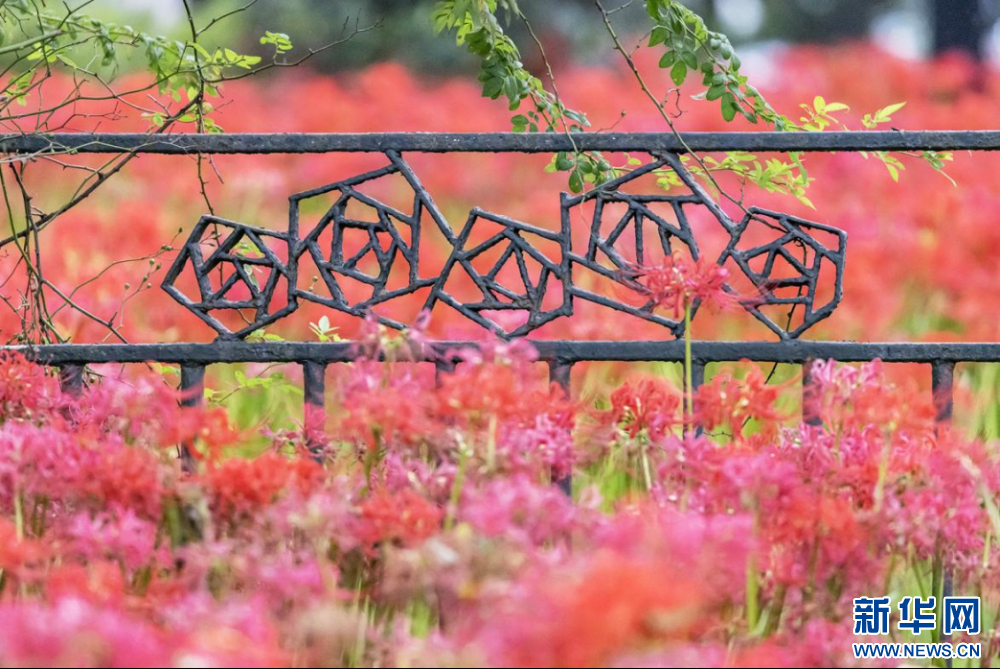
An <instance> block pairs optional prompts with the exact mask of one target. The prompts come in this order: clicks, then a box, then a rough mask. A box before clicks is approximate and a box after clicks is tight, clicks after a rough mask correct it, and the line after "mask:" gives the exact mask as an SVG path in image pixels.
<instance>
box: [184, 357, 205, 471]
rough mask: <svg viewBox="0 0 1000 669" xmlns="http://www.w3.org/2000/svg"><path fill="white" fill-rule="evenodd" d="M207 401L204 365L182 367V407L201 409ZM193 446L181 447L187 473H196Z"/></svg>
mask: <svg viewBox="0 0 1000 669" xmlns="http://www.w3.org/2000/svg"><path fill="white" fill-rule="evenodd" d="M204 401H205V367H204V365H181V406H182V407H200V406H201V405H202V404H203V403H204ZM192 447H193V444H189V443H185V444H181V445H180V447H179V449H178V450H179V455H180V458H181V466H182V468H183V469H184V471H185V472H189V473H190V472H193V471H194V458H193V457H192V455H191V448H192Z"/></svg>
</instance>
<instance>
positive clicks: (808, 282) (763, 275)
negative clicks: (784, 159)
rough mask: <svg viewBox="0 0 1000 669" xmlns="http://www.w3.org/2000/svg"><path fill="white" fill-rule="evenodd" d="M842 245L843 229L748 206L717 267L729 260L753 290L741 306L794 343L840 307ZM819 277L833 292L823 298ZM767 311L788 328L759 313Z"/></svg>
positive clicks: (842, 261)
mask: <svg viewBox="0 0 1000 669" xmlns="http://www.w3.org/2000/svg"><path fill="white" fill-rule="evenodd" d="M846 247H847V233H846V232H844V231H843V230H840V229H838V228H834V227H832V226H829V225H823V224H821V223H813V222H811V221H806V220H803V219H800V218H796V217H794V216H789V215H788V214H782V213H778V212H773V211H767V210H765V209H759V208H757V207H752V208H750V209H749V213H748V214H747V215H746V216H745V217H744V218H743V220H742V221H741V222H740V223H739V225H737V226H736V228H735V229H734V230H733V231H732V237H731V240H730V242H729V245H728V246H727V247H726V250H725V251H724V252H723V253H722V256H721V257H720V258H719V263H718V264H719V265H722V264H724V263H726V262H727V261H729V260H732V261H734V262H735V264H736V265H737V266H738V267H739V268H740V270H742V272H743V274H744V275H745V276H746V277H747V278H748V279H749V280H750V282H751V283H752V284H753V286H754V287H755V288H756V292H757V294H756V295H754V296H753V297H750V298H747V299H744V300H742V301H741V302H742V304H743V306H744V308H746V310H747V311H749V312H750V313H751V314H753V315H754V316H755V317H756V318H757V319H758V320H759V321H761V322H762V323H764V324H765V325H766V326H767V327H769V328H770V329H771V330H772V331H773V332H775V333H776V334H777V335H778V336H779V337H781V338H782V339H794V338H796V337H798V336H799V335H801V334H802V333H803V332H805V331H806V329H808V328H809V327H811V326H813V325H815V324H816V323H818V322H819V321H821V320H823V319H824V318H826V317H827V316H829V315H830V314H831V313H833V310H834V309H835V308H836V307H837V305H838V304H839V303H840V300H841V297H842V296H843V276H844V256H845V251H846ZM821 277H827V278H829V279H830V281H829V282H826V283H829V284H830V285H831V286H832V294H829V295H827V296H825V297H822V298H821V297H820V296H819V291H820V290H821V289H823V288H824V287H825V286H824V285H822V284H821V282H820V279H821ZM768 307H772V309H770V311H771V312H772V313H774V312H781V313H782V315H785V316H787V318H786V319H785V320H786V321H787V322H788V323H789V326H788V328H787V329H786V328H785V327H782V326H781V325H779V324H778V323H777V322H775V320H774V318H771V317H769V316H768V315H767V314H766V313H765V312H764V309H766V308H768ZM786 311H787V314H785V313H784V312H786ZM796 316H798V320H797V321H795V320H793V319H794V318H795V317H796Z"/></svg>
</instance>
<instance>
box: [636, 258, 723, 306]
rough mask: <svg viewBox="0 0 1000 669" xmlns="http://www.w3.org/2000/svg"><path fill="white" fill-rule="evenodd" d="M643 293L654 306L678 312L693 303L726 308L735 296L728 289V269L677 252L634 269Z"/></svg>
mask: <svg viewBox="0 0 1000 669" xmlns="http://www.w3.org/2000/svg"><path fill="white" fill-rule="evenodd" d="M635 271H636V273H637V274H638V275H639V278H638V279H637V281H638V283H639V285H640V286H641V288H642V292H644V293H646V294H648V295H649V299H650V300H652V301H653V302H654V303H655V304H656V306H658V307H660V308H662V309H666V310H667V311H668V312H670V313H672V314H675V315H679V314H683V313H684V311H685V309H686V308H687V307H689V306H691V305H693V304H694V303H695V302H699V303H702V304H704V305H710V306H717V307H726V306H730V305H732V304H735V302H736V298H735V297H734V296H733V294H732V293H730V292H729V290H727V286H726V280H727V279H728V278H729V271H728V270H727V269H726V268H725V267H720V266H719V265H717V264H715V263H711V262H707V261H705V260H704V259H702V258H699V259H697V260H694V259H691V258H687V257H685V256H683V255H681V254H680V253H677V252H674V253H673V255H670V256H667V257H666V258H664V260H663V263H662V264H661V265H657V266H654V267H641V268H637V269H636V270H635Z"/></svg>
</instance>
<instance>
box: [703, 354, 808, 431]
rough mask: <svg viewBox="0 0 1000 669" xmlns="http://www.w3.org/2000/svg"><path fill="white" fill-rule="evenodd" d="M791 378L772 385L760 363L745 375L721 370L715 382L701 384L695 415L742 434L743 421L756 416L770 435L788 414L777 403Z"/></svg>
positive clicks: (710, 426) (711, 425)
mask: <svg viewBox="0 0 1000 669" xmlns="http://www.w3.org/2000/svg"><path fill="white" fill-rule="evenodd" d="M789 385H790V382H788V383H783V384H776V385H771V384H768V383H767V379H766V378H765V376H764V373H763V372H761V371H760V369H759V368H758V367H756V366H753V367H751V368H750V371H749V372H748V373H747V376H746V378H745V379H736V378H734V377H733V376H731V375H730V374H718V375H716V376H714V377H712V380H711V382H709V383H707V384H705V385H702V386H701V387H699V388H698V391H697V396H696V398H695V414H696V416H695V418H696V420H697V422H699V423H700V424H701V425H702V426H703V427H705V428H706V429H708V430H715V429H716V428H718V427H720V426H723V425H729V426H730V427H731V428H732V430H733V434H734V436H740V435H741V434H742V431H743V425H744V423H745V422H746V421H748V420H755V421H757V423H758V425H759V429H760V431H761V433H763V435H764V438H765V439H766V438H767V437H769V436H773V435H774V433H775V432H776V431H777V429H778V426H779V424H780V423H781V421H783V420H785V419H787V418H788V416H785V415H783V414H782V413H781V412H779V411H778V410H777V409H776V408H775V406H774V404H775V401H776V400H777V399H778V396H779V395H780V394H781V392H782V391H783V390H785V389H786V388H787V387H788V386H789Z"/></svg>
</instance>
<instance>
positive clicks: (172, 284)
mask: <svg viewBox="0 0 1000 669" xmlns="http://www.w3.org/2000/svg"><path fill="white" fill-rule="evenodd" d="M385 155H386V156H387V158H388V160H389V162H388V164H387V165H385V166H383V167H381V168H379V169H376V170H372V171H370V172H366V173H364V174H360V175H357V176H354V177H350V178H348V179H344V180H342V181H337V182H334V183H331V184H327V185H325V186H321V187H319V188H315V189H313V190H309V191H304V192H302V193H297V194H295V195H292V196H291V198H290V206H289V221H288V229H287V231H286V232H284V233H279V232H272V231H268V230H263V229H261V228H255V227H252V226H248V225H244V224H242V223H235V222H233V221H227V220H224V219H220V218H216V217H212V216H206V217H203V218H202V219H201V220H200V221H199V222H198V224H197V225H196V226H195V229H194V230H193V231H192V233H191V236H190V238H189V239H188V241H187V242H186V244H185V245H184V247H183V249H182V251H181V254H180V255H179V256H178V258H177V261H176V262H175V263H174V265H173V267H171V269H170V271H169V272H168V274H167V277H166V280H165V281H164V284H163V285H164V288H165V289H166V290H167V291H168V292H169V293H170V294H171V295H173V296H174V297H175V298H176V299H177V300H178V301H179V302H180V303H181V304H183V305H184V306H185V307H187V308H188V309H189V310H191V311H192V312H194V313H195V314H196V315H197V316H198V317H199V318H201V319H202V320H203V321H205V322H206V323H207V324H208V325H209V326H211V327H212V328H213V329H215V330H216V331H217V332H218V333H219V336H220V338H222V339H241V338H244V337H246V336H247V335H249V334H250V333H251V332H253V331H254V330H257V329H260V328H262V327H264V326H266V325H268V324H270V323H273V322H274V321H276V320H278V319H279V318H282V317H284V316H286V315H288V314H290V313H291V312H293V311H294V310H295V309H296V308H297V306H298V303H299V300H300V299H304V300H308V301H312V302H316V303H319V304H322V305H325V306H327V307H330V308H331V309H335V310H337V311H341V312H343V313H347V314H350V315H353V316H359V317H364V316H368V315H369V314H372V313H373V309H374V307H376V306H378V305H382V304H385V303H387V302H389V301H391V300H393V299H395V298H398V297H403V296H406V295H411V294H413V293H416V292H417V291H420V290H423V289H429V295H428V297H427V298H426V301H425V304H424V306H425V308H426V309H433V308H434V307H435V306H436V305H437V303H438V302H442V303H444V304H445V305H447V306H449V307H451V308H453V309H455V310H456V311H458V312H459V313H461V314H462V315H464V316H466V317H467V318H469V319H470V320H472V321H473V322H475V323H477V324H479V325H481V326H482V327H484V328H486V329H488V330H491V331H493V332H495V333H496V334H498V335H500V336H503V337H521V336H524V335H526V334H528V333H529V332H531V331H533V330H535V329H537V328H539V327H541V326H542V325H545V324H546V323H549V322H551V321H553V320H555V319H557V318H560V317H564V316H571V315H572V314H573V302H574V300H575V299H580V300H585V301H589V302H593V303H596V304H599V305H602V306H605V307H608V308H611V309H614V310H617V311H621V312H624V313H627V314H630V315H632V316H636V317H638V318H642V319H645V320H648V321H651V322H653V323H657V324H659V325H662V326H664V327H665V328H667V329H669V330H670V331H671V332H672V333H673V334H674V335H675V336H677V337H680V336H682V335H683V324H682V323H681V322H680V320H679V318H678V317H673V318H671V317H670V316H668V315H665V314H663V313H660V312H659V311H658V310H657V305H656V304H655V303H654V302H653V301H652V300H646V301H645V303H643V304H639V305H638V306H637V305H635V304H628V303H626V302H625V301H623V300H622V299H618V298H617V297H616V296H614V295H602V294H599V293H598V292H595V291H593V290H590V289H588V288H585V287H583V286H581V285H579V283H578V282H574V277H573V273H574V268H577V269H579V270H587V271H589V272H593V273H595V274H596V275H597V276H599V277H602V278H603V279H605V280H609V281H610V282H611V283H612V284H614V285H617V286H620V287H622V288H624V289H626V290H631V291H633V292H634V294H635V295H636V296H641V295H643V287H642V286H641V284H640V283H639V278H640V277H641V276H642V274H643V272H644V271H645V270H647V269H648V267H647V260H648V258H649V257H651V251H655V252H656V253H655V255H658V256H660V257H667V256H671V255H672V254H674V253H676V252H678V251H680V250H683V251H684V252H685V253H686V254H687V255H689V256H690V257H691V258H692V259H695V260H697V259H699V257H700V250H699V245H698V241H697V239H696V235H695V232H694V230H693V229H692V226H691V223H690V218H689V212H690V211H691V210H692V209H694V208H700V209H702V210H705V211H707V212H709V214H710V215H711V217H712V219H714V220H715V221H716V222H717V223H718V224H719V225H720V226H722V228H723V229H724V230H725V232H726V233H727V234H728V235H729V237H730V242H729V244H728V246H727V247H726V249H725V251H724V252H723V253H722V255H721V256H720V257H719V259H718V260H717V262H718V264H719V265H724V264H726V263H729V262H730V261H731V262H732V263H733V264H735V266H736V268H737V269H738V270H739V271H740V272H741V273H742V274H743V275H744V277H745V278H746V279H747V280H748V281H749V283H750V285H752V287H753V290H752V291H751V292H752V294H750V295H745V294H744V295H741V297H740V303H741V304H743V306H744V307H745V308H746V309H747V310H748V311H749V312H750V313H751V314H752V315H753V316H754V317H756V318H757V319H758V320H760V321H761V322H762V323H764V324H765V325H766V326H767V327H768V328H770V329H771V330H772V331H773V332H775V333H776V334H777V335H778V336H779V337H780V338H782V339H788V338H796V337H798V336H799V335H801V334H802V333H803V332H805V330H807V329H808V328H809V327H811V326H812V325H814V324H816V323H817V322H819V321H820V320H822V319H824V318H826V317H828V316H829V315H830V314H831V313H832V312H833V310H834V309H835V308H836V306H837V304H838V303H839V302H840V299H841V296H842V279H843V267H844V255H845V250H846V242H847V236H846V233H844V232H843V231H842V230H839V229H837V228H834V227H831V226H828V225H823V224H820V223H813V222H810V221H805V220H802V219H799V218H796V217H794V216H790V215H788V214H783V213H778V212H771V211H766V210H763V209H756V208H751V209H748V210H746V211H747V213H746V215H745V216H744V218H743V219H742V221H741V222H740V223H738V224H737V223H735V222H734V221H733V219H732V218H730V217H729V216H728V215H727V214H726V212H725V211H724V210H723V209H722V207H720V206H719V204H718V203H716V202H715V201H714V200H713V199H712V198H711V197H710V196H709V195H708V193H707V192H706V191H705V189H704V188H702V187H701V185H700V184H699V183H698V181H697V179H695V178H694V176H692V174H691V173H690V172H689V171H688V170H687V169H686V168H685V167H684V165H683V163H682V161H681V158H680V157H679V156H678V155H677V154H675V153H665V154H654V155H653V160H652V161H651V162H649V163H648V164H646V165H643V166H641V167H639V168H637V169H635V170H633V171H631V172H629V173H627V174H625V175H622V176H621V177H618V178H617V179H614V180H612V181H609V182H607V183H605V184H602V185H601V186H599V187H597V188H595V189H594V190H592V191H590V192H588V193H585V194H582V195H578V196H570V195H568V194H566V193H563V194H561V196H560V197H561V201H560V204H561V212H562V214H561V222H560V229H559V231H552V230H547V229H544V228H541V227H538V226H534V225H531V224H529V223H523V222H521V221H517V220H515V219H512V218H509V217H507V216H504V215H502V214H497V213H491V212H487V211H484V210H481V209H479V208H475V209H473V210H472V211H471V212H470V213H469V216H468V219H467V220H466V223H465V226H464V227H463V228H462V231H461V232H460V233H459V234H458V235H456V234H455V233H454V231H453V229H452V228H451V226H450V225H449V224H448V222H447V221H446V220H445V218H444V216H443V215H442V214H441V212H440V211H439V210H438V209H437V207H436V206H435V204H434V200H433V199H432V197H431V195H430V193H429V192H428V191H427V189H426V188H425V187H424V186H423V184H421V182H420V180H419V178H418V177H417V175H416V174H415V173H414V171H413V169H412V168H411V167H410V166H409V165H408V164H407V163H406V161H405V160H403V158H402V156H401V155H400V154H399V153H398V152H396V151H387V152H385ZM665 171H672V172H673V173H674V174H675V175H676V176H677V179H678V180H679V182H680V184H682V186H683V190H684V192H681V193H655V194H645V193H631V192H627V191H626V190H624V188H625V187H626V186H628V185H630V184H632V185H634V184H635V183H638V180H639V179H641V178H642V177H644V176H647V175H650V174H653V173H657V174H661V175H662V173H663V172H665ZM389 176H398V177H401V178H402V179H403V180H404V182H405V183H406V184H407V186H408V188H409V189H410V190H411V191H412V204H410V205H408V206H407V207H405V211H404V210H402V209H400V208H397V207H394V206H392V205H390V204H387V203H386V202H384V201H382V200H380V199H378V198H377V197H375V196H373V195H372V194H370V193H368V192H365V190H366V187H367V186H368V185H369V184H371V183H373V182H377V181H378V180H379V179H383V178H385V177H389ZM315 201H319V202H320V203H322V205H323V206H322V207H321V209H322V211H323V213H322V214H321V215H320V217H319V219H318V221H316V222H315V223H314V224H312V225H311V227H308V229H307V230H305V231H304V232H300V229H301V228H302V227H303V223H304V218H303V216H304V215H303V213H302V212H303V208H304V207H305V208H307V207H306V206H307V205H309V204H310V203H311V202H315ZM585 203H587V204H588V206H590V205H592V206H593V213H592V215H590V217H589V222H588V225H589V230H588V231H587V240H586V244H585V248H581V249H580V250H579V251H576V250H574V249H573V246H572V245H573V235H572V234H571V233H572V230H571V221H572V218H573V216H574V215H576V212H577V211H582V209H581V207H582V206H583V205H584V204H585ZM622 207H624V213H621V211H620V210H621V208H622ZM613 208H616V209H618V210H619V211H618V213H614V214H610V213H609V212H611V210H612V209H613ZM666 212H669V214H668V213H666ZM427 219H430V221H428V220H427ZM428 223H429V224H430V225H432V226H433V228H434V229H436V230H437V232H438V233H440V237H441V239H443V240H444V243H446V244H448V245H449V246H450V252H449V255H448V259H447V261H446V262H445V264H444V267H443V269H442V270H440V271H439V272H437V273H425V272H422V271H421V260H420V244H421V236H422V234H421V233H422V228H423V227H425V226H427V225H428ZM488 226H492V227H493V228H494V229H495V232H493V234H491V235H488V236H487V237H486V238H485V239H483V240H478V237H476V235H478V234H479V233H480V232H481V231H482V230H484V229H485V228H486V227H488ZM220 228H223V229H227V230H229V232H227V233H226V236H224V237H223V236H222V235H221V234H220V232H219V230H220ZM758 228H759V229H763V230H771V231H775V232H776V233H777V235H776V236H774V237H773V238H772V239H770V240H768V241H766V242H763V243H762V242H755V241H753V238H754V233H755V231H756V230H757V229H758ZM649 231H652V232H653V233H655V234H654V235H653V239H655V242H653V243H654V244H655V246H656V247H657V248H656V249H649V248H647V243H648V242H647V241H646V233H647V232H649ZM820 234H825V235H827V236H830V237H831V239H832V240H833V241H832V243H829V242H828V243H824V242H822V241H821V240H820V239H818V237H817V236H818V235H820ZM347 240H353V243H352V245H350V246H349V242H348V241H347ZM209 241H215V242H216V243H217V245H218V246H217V248H216V249H215V250H212V251H211V252H208V251H206V250H205V248H204V246H205V244H206V242H209ZM268 241H270V242H271V243H273V244H275V246H276V248H269V247H268V246H267V242H268ZM543 242H544V243H547V244H549V245H550V246H551V247H552V248H553V249H554V250H555V252H554V253H553V252H552V251H550V252H549V253H546V252H544V251H543V250H542V249H541V248H539V246H540V245H541V244H542V243H543ZM623 246H625V247H628V248H629V249H630V251H629V252H630V253H632V254H633V255H634V258H632V259H629V258H626V257H625V255H624V253H623V251H622V248H623ZM277 247H280V248H277ZM241 249H249V252H242V251H241ZM205 253H209V254H208V256H207V257H205V256H204V254H205ZM497 253H499V255H498V256H496V254H497ZM490 254H493V255H494V256H496V257H495V258H494V259H492V260H490V261H489V262H490V263H491V264H490V266H489V267H487V268H477V267H476V264H477V262H479V261H481V260H482V259H483V258H485V257H486V256H488V255H490ZM280 256H284V257H287V259H288V260H287V261H285V262H283V261H282V260H280V259H279V258H280ZM306 258H308V259H309V260H310V262H311V263H312V264H313V265H314V266H315V267H316V270H317V274H318V277H317V280H316V281H315V284H316V285H310V286H302V285H301V281H300V271H299V270H300V265H301V264H302V263H303V262H304V261H305V259H306ZM779 265H780V266H781V267H780V269H779ZM188 267H190V269H191V271H192V272H193V274H194V278H195V281H196V283H197V286H198V289H199V292H200V299H197V300H195V299H191V298H189V297H188V296H186V295H185V294H184V293H183V292H182V291H181V290H180V289H178V287H177V285H176V283H177V280H178V278H179V277H180V276H181V273H182V272H183V271H184V270H185V269H186V268H188ZM505 268H514V270H513V271H511V270H509V269H505ZM827 268H829V271H827ZM265 274H266V276H264V275H265ZM501 274H504V276H501ZM258 275H261V276H258ZM826 275H828V276H829V278H830V279H831V286H830V291H832V298H831V299H827V300H826V301H825V302H823V303H822V304H819V302H821V301H822V300H821V298H820V297H819V296H820V295H821V294H825V292H828V291H825V289H824V288H823V287H822V286H821V285H820V283H821V281H822V280H823V276H826ZM213 276H217V278H218V283H217V284H213ZM462 277H464V279H465V280H466V281H467V282H471V284H472V286H473V287H474V290H475V292H476V293H477V296H476V297H474V298H471V299H468V300H463V299H462V297H461V295H460V294H459V293H460V292H461V291H458V292H456V291H454V290H452V289H451V288H450V287H449V286H450V282H453V281H454V280H457V279H458V278H462ZM282 278H284V279H286V280H287V283H288V290H287V303H286V304H285V305H284V306H281V307H279V308H277V309H273V308H272V301H273V300H274V299H275V288H276V286H277V284H278V282H279V281H280V280H281V279H282ZM391 280H392V281H394V285H390V281H391ZM345 282H347V283H354V284H362V285H364V286H367V287H368V288H370V293H368V294H367V296H366V297H364V298H362V299H360V300H358V299H356V298H355V299H353V300H352V299H351V297H349V294H348V291H347V290H345ZM727 290H729V291H730V292H733V293H737V294H739V293H738V292H737V290H736V289H734V288H733V287H732V286H729V285H727ZM237 294H238V296H235V297H234V295H237ZM770 307H779V308H784V307H788V308H789V311H790V312H791V313H794V312H795V311H796V310H800V312H801V313H800V317H801V322H799V323H797V324H794V325H793V324H792V320H791V318H790V317H789V318H788V323H789V324H788V325H787V326H786V327H782V326H781V325H779V324H778V323H777V322H776V320H775V319H774V318H772V317H770V316H769V315H768V314H767V313H765V310H766V309H768V308H770ZM697 308H698V304H697V303H695V304H694V305H692V315H694V314H695V313H696V312H697ZM220 310H228V311H235V312H238V313H240V314H241V315H242V316H243V318H244V321H245V322H244V323H243V324H242V326H241V327H238V328H235V329H234V328H230V327H227V326H226V325H225V324H224V323H223V322H222V321H220V320H219V319H218V318H216V317H215V316H213V312H218V311H220ZM246 310H250V311H251V312H252V313H251V316H249V317H248V316H247V315H245V311H246ZM515 314H516V316H515ZM374 315H375V316H376V317H377V318H378V319H379V320H380V321H381V322H382V323H384V324H386V325H390V326H392V327H396V328H404V327H406V326H407V325H408V324H407V323H403V322H399V321H397V320H395V319H392V318H389V317H387V316H385V315H383V314H378V313H376V314H374Z"/></svg>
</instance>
